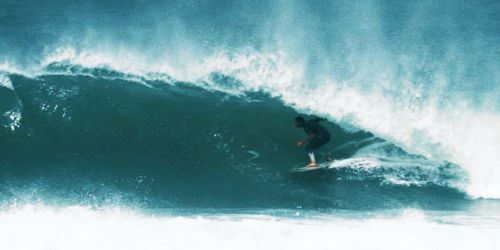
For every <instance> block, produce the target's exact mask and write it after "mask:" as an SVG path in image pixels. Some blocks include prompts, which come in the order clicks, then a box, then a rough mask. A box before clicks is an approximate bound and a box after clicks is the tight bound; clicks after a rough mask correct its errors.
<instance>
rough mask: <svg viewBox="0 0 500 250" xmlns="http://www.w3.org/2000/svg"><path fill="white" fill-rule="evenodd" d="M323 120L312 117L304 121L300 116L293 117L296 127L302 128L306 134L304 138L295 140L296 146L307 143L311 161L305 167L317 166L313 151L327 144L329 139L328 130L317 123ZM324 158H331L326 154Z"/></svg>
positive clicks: (329, 159)
mask: <svg viewBox="0 0 500 250" xmlns="http://www.w3.org/2000/svg"><path fill="white" fill-rule="evenodd" d="M323 120H324V119H321V118H314V119H310V120H307V121H306V120H305V119H304V117H302V116H297V117H295V126H296V127H297V128H302V129H304V132H306V134H307V138H306V139H304V140H302V141H299V142H297V146H299V147H302V146H304V145H305V144H306V143H308V144H307V146H306V151H307V154H308V155H309V158H310V159H311V163H309V164H308V165H307V167H316V166H317V164H316V158H315V156H314V151H316V150H317V149H318V148H320V147H321V146H323V145H325V144H327V143H328V142H329V141H330V139H331V135H330V133H329V132H328V130H326V129H325V128H324V127H323V126H321V125H320V124H319V122H320V121H323ZM326 159H327V160H328V161H331V160H332V159H331V158H330V156H328V155H326Z"/></svg>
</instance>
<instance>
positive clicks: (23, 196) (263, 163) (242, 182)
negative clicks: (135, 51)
mask: <svg viewBox="0 0 500 250" xmlns="http://www.w3.org/2000/svg"><path fill="white" fill-rule="evenodd" d="M81 70H84V69H81ZM86 71H93V72H94V73H93V74H94V75H93V76H88V75H44V76H39V77H37V78H27V77H25V76H22V75H11V76H10V79H11V81H12V85H13V88H14V89H15V91H13V90H8V91H7V92H8V93H6V96H9V94H10V98H6V99H11V100H12V101H10V102H9V103H10V104H11V106H10V107H12V109H9V110H17V109H18V108H17V107H22V112H21V113H22V115H21V117H22V118H21V119H20V122H19V124H15V122H17V121H14V124H12V123H13V121H12V120H9V119H7V121H8V122H10V123H7V124H8V125H6V126H5V127H4V133H2V138H3V139H2V141H1V143H0V148H1V151H2V154H3V155H4V156H3V157H2V160H1V170H2V177H1V178H2V185H1V188H2V189H1V190H2V193H3V195H2V196H3V203H4V204H10V203H12V202H13V201H15V202H16V203H31V202H34V201H37V200H38V199H41V200H43V201H44V202H48V203H54V204H59V205H60V204H68V205H71V204H77V205H92V206H96V205H97V206H100V205H109V204H122V203H125V204H131V205H133V206H139V207H144V208H179V207H192V208H199V209H204V208H209V207H212V208H259V209H263V208H265V209H269V208H273V209H289V208H297V207H300V208H324V209H331V208H338V209H376V208H397V207H407V206H419V207H430V208H441V207H449V208H454V207H460V206H461V204H462V203H463V202H464V197H465V195H464V194H463V193H462V192H461V191H459V189H458V188H459V185H457V183H460V181H462V180H463V178H464V176H463V173H461V171H460V169H459V168H458V167H457V166H455V165H453V164H450V163H439V162H433V161H430V160H427V159H425V158H423V157H421V156H415V155H410V154H408V153H405V152H404V151H403V150H401V149H400V148H398V147H397V146H395V145H394V144H392V143H389V142H386V141H384V140H382V139H379V138H376V137H374V136H373V135H372V134H370V133H367V132H362V131H358V132H356V131H346V130H345V129H342V128H341V127H340V126H338V125H335V124H333V123H328V124H326V126H327V127H328V128H329V130H330V131H331V132H332V134H333V135H334V142H333V143H331V145H330V146H329V148H328V149H327V150H332V152H333V154H334V155H335V156H336V157H337V158H347V157H356V158H358V159H365V158H369V159H371V160H372V161H376V162H375V163H372V164H363V163H362V162H361V164H354V163H352V164H342V166H343V167H341V168H339V169H336V170H334V171H329V172H328V173H323V172H321V173H312V174H309V175H292V174H289V173H288V171H289V170H290V169H291V168H293V167H297V166H301V165H304V164H305V163H306V161H307V156H306V154H305V152H304V151H303V150H302V149H297V148H296V147H295V145H294V144H295V141H296V140H298V139H300V138H302V137H304V135H303V132H302V131H301V130H298V129H296V128H295V127H294V124H293V118H294V117H295V116H296V115H297V113H296V111H294V110H293V109H291V108H289V107H286V106H284V105H283V104H282V103H281V102H280V101H278V100H277V99H276V98H272V97H269V96H268V95H266V94H262V93H249V94H246V95H242V96H235V95H234V94H228V93H225V92H220V91H213V90H207V89H206V88H201V87H193V84H192V83H181V82H173V83H167V82H163V81H144V82H142V84H140V83H138V82H136V81H132V80H130V79H131V78H130V77H129V78H127V79H129V80H124V79H117V78H116V76H119V75H120V73H119V72H110V71H107V72H104V73H103V72H101V71H95V70H91V69H87V70H86ZM103 75H104V76H105V77H104V76H103ZM109 75H113V77H112V78H109V77H108V76H109ZM218 78H219V79H218V80H217V81H218V84H219V85H220V86H227V85H231V84H234V82H233V80H231V79H228V78H227V77H222V76H219V77H218ZM10 113H15V112H14V111H10ZM12 128H14V130H13V131H12V130H11V129H12ZM342 190H345V192H343V191H342ZM443 199H446V200H450V202H449V203H447V204H445V205H443V204H442V201H443Z"/></svg>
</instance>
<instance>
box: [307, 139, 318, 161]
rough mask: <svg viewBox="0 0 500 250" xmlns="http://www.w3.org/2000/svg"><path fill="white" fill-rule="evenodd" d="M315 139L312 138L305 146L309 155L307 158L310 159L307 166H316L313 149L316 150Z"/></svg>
mask: <svg viewBox="0 0 500 250" xmlns="http://www.w3.org/2000/svg"><path fill="white" fill-rule="evenodd" d="M314 141H315V140H312V141H311V142H310V143H309V144H308V145H307V146H306V152H307V154H308V155H309V159H310V160H311V163H309V165H307V166H308V167H316V166H317V165H316V157H315V156H314V151H315V150H316V148H315V143H314Z"/></svg>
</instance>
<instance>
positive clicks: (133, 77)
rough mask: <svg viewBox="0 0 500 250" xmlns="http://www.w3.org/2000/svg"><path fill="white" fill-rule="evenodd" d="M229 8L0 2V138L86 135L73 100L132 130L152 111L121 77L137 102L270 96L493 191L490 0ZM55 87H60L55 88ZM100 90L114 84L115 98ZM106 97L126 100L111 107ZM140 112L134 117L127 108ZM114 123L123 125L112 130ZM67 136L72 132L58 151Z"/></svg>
mask: <svg viewBox="0 0 500 250" xmlns="http://www.w3.org/2000/svg"><path fill="white" fill-rule="evenodd" d="M233 2H234V3H232V4H227V3H225V2H218V3H217V4H212V3H208V2H203V3H202V2H197V3H191V2H185V1H167V2H162V1H160V2H158V1H154V2H153V1H151V2H148V1H140V3H139V2H136V1H132V2H131V6H132V7H130V8H124V7H123V6H122V5H113V4H106V3H103V2H102V1H85V3H80V2H78V1H77V2H67V3H60V2H50V1H49V2H47V3H44V4H40V3H36V2H32V3H27V4H26V5H23V6H22V7H19V6H17V5H15V4H11V3H8V4H5V5H4V7H5V9H6V10H7V12H8V13H10V15H1V13H0V18H3V19H2V20H5V22H3V23H4V24H5V25H1V26H0V33H2V34H3V35H4V36H3V38H4V39H3V40H2V42H1V43H0V55H1V58H0V71H2V73H1V74H2V75H4V77H3V78H2V80H0V81H1V82H2V86H8V87H7V88H3V87H0V91H1V93H0V95H2V96H1V97H2V99H1V101H0V108H1V111H0V112H1V114H2V117H1V122H2V126H4V127H5V129H6V130H7V131H10V132H6V133H5V134H7V137H14V138H16V136H15V135H13V134H12V132H13V131H14V132H15V133H14V134H16V133H17V134H19V133H20V134H25V135H28V134H30V133H31V132H30V131H26V130H23V129H27V128H26V127H25V128H23V125H22V124H23V123H26V124H30V126H32V128H30V129H32V130H33V131H35V130H36V131H45V133H41V132H40V134H45V135H46V137H45V138H43V139H39V140H41V141H49V139H48V138H51V136H52V135H55V136H56V137H57V134H58V132H56V130H50V128H52V127H53V126H56V127H58V130H59V129H62V128H64V129H73V131H71V133H75V134H78V131H85V130H82V128H81V127H78V126H76V125H75V124H77V123H76V122H75V123H73V119H77V118H76V117H92V116H91V115H89V114H88V112H90V111H85V109H84V108H83V107H82V105H83V104H80V106H78V105H76V106H74V105H72V104H73V103H74V102H75V100H78V102H77V103H86V104H85V105H88V106H89V107H92V108H91V109H90V110H94V111H92V112H93V113H96V114H97V115H96V116H97V117H96V119H98V120H100V121H101V122H102V124H101V123H99V122H98V121H93V120H92V119H91V118H87V119H90V120H92V121H87V120H85V121H78V122H80V123H82V124H87V125H88V127H87V129H89V128H92V129H95V127H98V128H100V129H101V130H102V131H106V129H108V130H109V131H106V133H109V134H110V135H114V136H118V135H117V133H119V131H122V132H121V133H123V135H126V134H128V133H129V132H130V131H133V132H134V131H135V129H136V128H135V127H136V126H138V125H136V123H138V124H141V123H140V122H139V121H138V120H134V119H132V120H131V121H128V122H127V121H126V120H127V119H129V118H131V117H141V118H142V120H143V121H150V122H152V121H151V120H149V119H150V118H149V117H146V116H145V114H150V112H149V110H154V111H155V112H160V111H158V109H159V108H157V107H156V106H155V105H153V104H146V103H147V102H145V101H143V102H139V104H141V105H139V104H134V103H136V102H137V101H136V100H135V98H132V97H131V95H127V94H126V93H131V92H135V91H137V90H136V89H134V88H138V87H130V86H132V85H130V82H134V83H139V84H142V85H144V86H143V87H145V88H146V89H149V90H148V91H150V92H147V91H146V90H144V92H143V91H142V90H141V91H139V92H140V93H143V94H142V97H144V96H150V95H151V96H162V95H167V94H164V93H163V92H161V91H166V92H169V91H172V90H171V89H174V90H175V91H177V92H175V91H174V92H172V94H171V95H173V96H183V98H184V97H185V96H184V95H186V93H185V92H187V93H189V94H188V96H192V95H194V96H198V95H207V96H217V95H219V96H217V97H213V100H212V101H210V102H209V103H217V101H215V99H217V98H222V99H223V100H230V101H229V103H232V102H233V101H234V99H233V98H235V97H237V98H242V99H241V100H245V101H241V102H242V103H246V102H248V101H249V100H252V98H249V97H248V96H267V97H263V98H264V101H262V100H261V99H258V100H259V101H258V102H257V103H262V102H263V103H267V102H269V101H270V100H274V101H272V102H277V104H276V103H275V104H272V105H271V104H269V105H270V107H274V108H276V109H278V110H282V111H280V112H284V113H286V112H285V111H283V110H285V109H287V108H286V107H290V108H292V109H293V110H292V109H290V111H289V112H290V113H287V115H282V116H281V118H282V119H285V117H288V115H294V114H295V113H294V112H295V111H297V112H301V113H304V114H309V115H318V116H324V117H327V118H328V119H329V120H330V121H332V122H334V123H335V124H337V125H339V126H341V127H342V128H343V129H345V130H347V131H350V132H355V131H368V132H370V133H371V134H372V135H374V136H375V137H377V138H382V139H383V140H384V141H386V142H390V144H391V145H393V146H394V147H397V148H401V149H402V150H403V151H405V152H408V153H410V154H416V155H422V156H424V157H425V158H426V159H427V160H429V161H430V162H433V163H430V164H429V165H432V166H441V165H447V162H451V163H453V164H454V165H458V166H459V167H460V168H461V169H463V170H464V171H465V172H466V174H467V178H462V180H461V181H457V183H458V184H457V183H455V184H453V185H452V186H454V187H456V186H460V187H459V189H460V190H465V191H466V192H467V194H468V195H470V196H472V197H475V198H479V197H484V198H488V197H489V198H499V197H500V193H499V192H500V191H499V190H500V188H499V184H498V181H497V180H498V179H500V171H499V170H498V162H499V159H498V154H497V152H500V144H499V143H498V141H500V131H499V130H498V129H497V128H498V127H499V126H500V106H499V103H500V101H499V98H500V94H499V93H500V90H499V84H498V79H499V75H498V74H499V73H498V72H500V70H499V66H500V65H499V62H498V59H497V58H498V57H499V53H498V52H499V51H500V50H499V49H498V48H499V47H498V46H499V44H500V43H498V32H497V27H498V18H497V17H498V16H499V15H498V13H497V12H498V9H499V8H498V3H497V2H495V1H490V0H481V1H479V2H478V3H477V4H476V5H474V6H470V5H466V4H461V3H458V2H456V1H440V2H419V1H406V2H404V3H403V2H397V3H396V2H395V1H388V2H383V3H378V2H374V1H361V2H356V1H343V0H336V1H315V2H314V3H312V2H307V1H294V2H292V3H290V2H288V1H276V2H273V3H272V4H269V3H267V2H261V1H245V0H238V1H233ZM25 10H28V11H25ZM207 10H209V11H207ZM222 10H224V11H222ZM59 11H60V12H59ZM27 12H29V13H31V14H30V15H26V13H27ZM41 13H45V14H41ZM437 13H438V14H437ZM464 16H466V17H467V18H463V17H464ZM39 31H40V32H39ZM470 38H473V39H470ZM5 79H9V80H5ZM9 81H11V82H12V87H10V84H8V82H9ZM54 81H57V82H59V81H62V82H66V84H67V85H64V84H63V83H58V84H57V87H53V89H51V88H50V86H51V85H52V84H54V83H53V82H54ZM79 81H82V82H81V83H78V84H77V83H76V82H79ZM110 81H116V82H121V83H122V84H117V85H116V86H122V88H118V87H116V88H114V87H110V86H115V85H114V84H110ZM28 82H30V83H28ZM6 83H7V84H6ZM101 85H102V86H101ZM167 85H168V86H170V87H167ZM27 86H30V87H27ZM85 86H87V87H88V86H93V87H92V88H93V89H94V90H93V91H92V90H88V89H87V87H85ZM125 86H126V87H125ZM133 86H135V85H133ZM179 86H182V87H181V88H180V89H179ZM197 87H198V88H202V89H204V91H207V93H210V94H205V92H203V91H200V90H197ZM29 88H33V89H32V90H28V89H29ZM109 89H114V90H116V91H119V90H121V91H123V93H122V96H121V97H118V96H117V95H113V93H109V91H106V90H109ZM126 89H128V90H129V91H130V92H127V91H125V90H126ZM132 89H134V90H132ZM98 90H99V91H102V92H105V93H107V94H108V95H109V96H112V98H111V97H105V96H103V95H102V94H100V93H98V92H99V91H98ZM36 91H38V92H36ZM82 91H83V92H82ZM217 91H221V92H222V93H219V92H217ZM146 92H147V93H146ZM82 93H84V94H82ZM173 93H177V94H173ZM214 93H215V94H214ZM217 93H218V94H217ZM226 94H229V95H226ZM16 95H18V96H17V97H16ZM40 96H42V97H40ZM83 96H85V98H88V100H83V99H85V98H83ZM227 96H232V97H227ZM3 97H5V98H3ZM108 98H111V99H113V100H115V102H116V103H122V102H124V101H126V102H127V103H129V104H127V105H122V106H120V105H118V104H113V103H109V102H108V101H107V100H108ZM137 98H138V99H140V98H141V96H140V95H139V96H137ZM157 98H159V99H160V100H158V102H159V103H163V101H162V100H163V99H161V98H160V97H157ZM259 98H260V97H259ZM274 98H276V99H277V100H279V101H277V100H276V99H274ZM152 99H154V98H152ZM187 99H189V100H191V99H190V98H187ZM4 100H5V101H4ZM119 100H121V101H119ZM155 100H156V99H155ZM30 103H31V104H30ZM179 103H180V102H179ZM250 103H252V102H250ZM282 104H284V106H286V107H284V106H283V105H282ZM26 105H27V106H26ZM92 105H94V106H92ZM106 105H115V107H119V108H121V110H119V111H116V110H114V109H105V108H104V109H103V110H104V111H106V112H107V114H106V115H104V114H102V115H99V114H100V112H98V111H101V107H102V106H104V107H106ZM134 105H137V106H134ZM168 105H171V104H170V103H168ZM184 105H186V104H184ZM232 105H236V104H234V103H232ZM238 105H240V104H238ZM238 105H236V106H238ZM241 105H243V104H241ZM245 105H246V104H245ZM245 105H243V106H245ZM138 106H140V107H141V108H144V110H143V111H142V113H144V114H141V115H138V114H133V115H132V113H133V112H132V111H130V112H131V113H127V112H126V111H124V110H129V109H131V110H133V109H134V107H138ZM174 106H175V105H174ZM188 106H189V105H186V106H177V108H180V107H183V108H184V107H188ZM200 106H201V104H200ZM34 107H36V108H34ZM98 107H99V108H98ZM277 107H280V108H277ZM38 109H41V110H44V111H43V112H45V113H44V114H50V115H51V118H50V119H49V118H44V119H42V120H45V122H38V121H37V119H41V118H40V117H42V118H43V117H44V116H43V115H40V114H38V116H36V114H37V112H35V111H36V110H38ZM228 110H231V109H230V108H228ZM135 112H137V113H139V111H138V110H135ZM224 112H225V111H217V112H216V111H213V113H212V115H213V116H216V117H218V116H222V117H224V116H223V115H218V114H223V113H224ZM248 112H251V111H250V110H248ZM287 112H288V111H287ZM284 113H283V114H284ZM34 114H35V117H36V118H30V117H33V115H34ZM76 114H78V115H76ZM81 114H85V115H81ZM172 114H175V115H178V114H177V113H176V112H173V111H172ZM216 114H217V115H216ZM21 115H22V116H21ZM234 115H236V114H233V116H234ZM165 116H166V113H165ZM55 117H59V118H61V117H63V118H64V119H66V118H67V119H66V120H65V121H66V122H64V124H66V125H67V126H68V128H66V127H64V126H63V125H62V124H63V122H60V123H59V122H53V121H54V120H57V119H54V118H55ZM63 118H61V119H63ZM250 118H253V117H250ZM68 119H69V120H68ZM113 119H116V121H114V122H113V121H111V120H113ZM255 119H256V118H255ZM77 120H78V119H77ZM105 121H106V122H105ZM92 122H94V123H92ZM115 123H119V124H121V125H120V126H115V125H109V124H115ZM158 123H159V121H158ZM37 124H38V125H37ZM153 124H157V123H154V122H153ZM287 125H288V124H287ZM99 126H101V127H99ZM141 126H145V125H141ZM141 126H139V127H141ZM157 126H158V131H161V130H162V129H164V128H161V129H160V128H159V126H160V125H157ZM283 126H285V125H283ZM110 128H113V129H116V130H117V131H116V132H113V131H112V129H110ZM127 129H128V130H130V131H126V130H127ZM58 130H57V131H58ZM143 130H146V129H143ZM18 131H23V132H18ZM63 131H65V130H63ZM97 131H99V129H97ZM228 131H229V130H228ZM135 132H137V131H135ZM238 132H240V133H243V132H244V131H240V130H238ZM289 132H290V133H291V131H289ZM350 132H346V133H350ZM33 133H34V132H33ZM71 133H70V132H69V131H67V134H65V135H69V134H71ZM106 133H104V132H102V133H101V136H100V138H103V139H102V140H104V139H106V138H107V137H106ZM63 134H64V133H63ZM49 135H50V136H49ZM71 135H72V134H71ZM256 136H257V135H256ZM297 136H298V135H297ZM71 137H72V136H69V138H71ZM118 137H119V136H118ZM79 138H80V137H79ZM89 138H93V140H87V141H86V140H85V139H86V136H82V138H80V139H79V140H81V141H82V142H86V143H87V144H89V145H90V144H95V142H99V141H100V140H98V139H99V138H96V137H92V136H89ZM257 138H258V137H257ZM61 140H62V139H61ZM56 141H57V140H56ZM90 141H92V142H93V143H90ZM104 141H106V140H104ZM153 141H154V140H153ZM354 141H355V142H356V140H354ZM59 142H60V143H62V142H61V141H59ZM121 142H123V144H124V145H126V143H127V141H126V140H122V141H121ZM211 143H215V142H214V141H211ZM71 144H72V143H71V140H69V139H68V140H67V141H64V143H62V144H61V145H71ZM354 144H355V143H354ZM27 145H29V144H27ZM161 146H164V145H161ZM42 148H43V147H42ZM65 149H66V148H65ZM69 149H71V147H69V148H68V149H66V150H69ZM33 150H34V149H33ZM73 150H74V151H72V152H75V151H76V150H75V149H73ZM70 151H71V150H70ZM250 151H251V152H254V153H255V152H256V153H257V154H254V153H248V152H245V153H244V154H247V155H250V157H256V156H257V158H255V160H259V159H262V157H264V155H267V154H263V153H262V152H260V151H259V150H254V149H250ZM6 152H7V151H6ZM9 152H10V151H9ZM199 154H202V152H201V150H200V152H199ZM242 154H243V153H242ZM377 154H378V153H375V155H377ZM42 155H43V154H42ZM47 162H49V161H48V160H47ZM434 162H437V164H435V163H434ZM436 168H437V169H439V167H436ZM457 169H458V168H457ZM425 171H427V170H425ZM438 172H439V171H438ZM415 183H417V182H415Z"/></svg>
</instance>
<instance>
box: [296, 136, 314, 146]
mask: <svg viewBox="0 0 500 250" xmlns="http://www.w3.org/2000/svg"><path fill="white" fill-rule="evenodd" d="M314 138H316V135H315V134H310V135H309V136H308V137H307V138H306V139H304V140H302V141H299V142H297V146H299V147H301V146H302V145H304V144H306V143H308V142H310V141H312V140H313V139H314Z"/></svg>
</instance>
